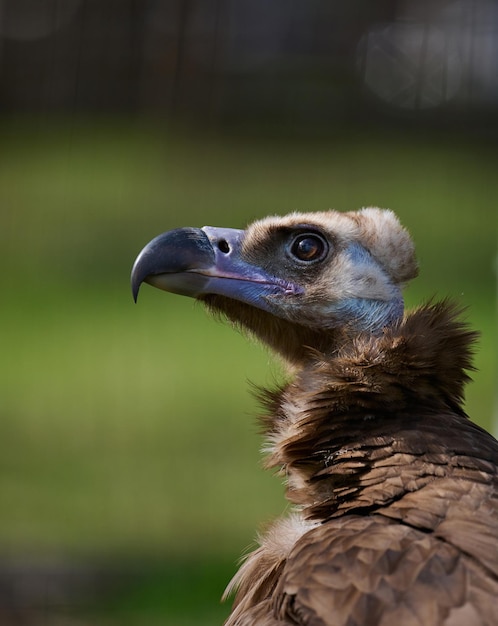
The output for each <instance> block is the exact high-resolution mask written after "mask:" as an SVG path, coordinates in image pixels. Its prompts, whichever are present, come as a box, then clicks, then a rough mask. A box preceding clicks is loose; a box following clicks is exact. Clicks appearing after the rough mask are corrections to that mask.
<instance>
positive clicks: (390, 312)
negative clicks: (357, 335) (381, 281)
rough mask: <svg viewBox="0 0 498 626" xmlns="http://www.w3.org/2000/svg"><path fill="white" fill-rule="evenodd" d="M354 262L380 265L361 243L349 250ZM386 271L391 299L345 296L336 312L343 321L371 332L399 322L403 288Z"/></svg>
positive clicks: (357, 264) (367, 266)
mask: <svg viewBox="0 0 498 626" xmlns="http://www.w3.org/2000/svg"><path fill="white" fill-rule="evenodd" d="M347 253H348V255H349V256H350V258H351V260H352V262H353V264H354V265H355V266H356V267H359V268H361V267H362V266H364V267H365V269H367V268H369V267H371V266H372V265H373V264H375V265H378V264H377V262H376V261H375V260H374V259H373V258H372V255H371V254H370V253H369V252H368V250H366V249H365V248H364V247H363V246H362V245H360V244H359V243H352V244H351V245H350V246H349V247H348V250H347ZM379 269H380V270H381V271H382V272H383V273H384V275H385V278H386V285H388V286H389V287H390V290H391V298H390V299H389V300H371V299H366V298H345V299H344V300H341V301H340V302H338V303H337V306H336V307H335V308H334V313H335V314H336V315H337V317H338V318H339V319H340V320H341V321H342V322H343V323H348V322H349V323H350V324H353V325H354V326H355V327H356V328H358V330H364V331H369V332H374V333H375V332H381V331H382V329H383V328H384V327H385V326H391V325H392V324H394V323H395V322H397V321H398V320H399V319H400V318H401V317H402V316H403V312H404V302H403V296H402V295H401V290H400V289H399V287H397V286H396V285H393V284H392V283H391V280H390V278H389V276H388V275H387V274H386V273H385V272H384V271H383V269H382V268H381V267H380V266H379Z"/></svg>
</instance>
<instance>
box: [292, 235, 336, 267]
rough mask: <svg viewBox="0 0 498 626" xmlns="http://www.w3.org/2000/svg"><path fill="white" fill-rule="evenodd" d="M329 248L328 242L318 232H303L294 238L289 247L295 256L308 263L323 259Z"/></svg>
mask: <svg viewBox="0 0 498 626" xmlns="http://www.w3.org/2000/svg"><path fill="white" fill-rule="evenodd" d="M328 250H329V247H328V244H327V242H326V241H325V239H324V238H323V237H322V236H321V235H318V234H317V233H301V234H300V235H298V236H297V237H295V238H294V239H293V240H292V242H291V244H290V247H289V251H290V253H291V255H292V256H293V257H295V258H296V259H298V260H299V261H304V262H307V263H310V262H312V261H321V260H322V259H324V258H325V256H326V255H327V252H328Z"/></svg>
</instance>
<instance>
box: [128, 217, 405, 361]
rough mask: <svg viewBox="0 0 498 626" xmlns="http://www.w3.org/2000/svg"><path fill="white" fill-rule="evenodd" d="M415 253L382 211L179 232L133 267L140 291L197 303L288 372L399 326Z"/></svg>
mask: <svg viewBox="0 0 498 626" xmlns="http://www.w3.org/2000/svg"><path fill="white" fill-rule="evenodd" d="M416 274H417V263H416V260H415V253H414V246H413V243H412V241H411V239H410V236H409V234H408V233H407V231H406V230H405V229H404V228H403V227H402V226H401V225H400V223H399V221H398V219H397V218H396V216H395V215H394V214H393V213H392V212H391V211H388V210H381V209H377V208H366V209H362V210H360V211H355V212H348V213H339V212H336V211H327V212H318V213H291V214H289V215H287V216H285V217H268V218H265V219H262V220H259V221H256V222H254V223H253V224H251V225H250V226H249V227H248V228H247V229H246V230H236V229H230V228H214V227H211V226H205V227H204V228H201V229H197V228H179V229H175V230H171V231H168V232H166V233H163V234H161V235H159V236H158V237H156V238H155V239H153V240H152V241H151V242H150V243H148V244H147V245H146V246H145V248H144V249H143V250H142V251H141V252H140V254H139V256H138V258H137V259H136V261H135V264H134V266H133V270H132V275H131V283H132V290H133V295H134V298H135V300H136V298H137V296H138V291H139V288H140V285H141V284H142V283H143V282H147V283H149V284H151V285H153V286H154V287H158V288H159V289H163V290H165V291H169V292H172V293H177V294H182V295H186V296H191V297H194V298H197V299H199V300H202V301H203V302H204V303H205V304H206V305H207V306H208V308H209V309H211V310H213V311H216V312H218V313H222V314H224V315H226V316H227V317H228V318H229V319H230V320H232V321H233V322H234V323H236V324H237V325H238V326H240V327H242V328H243V329H245V330H248V331H250V332H251V333H252V334H254V335H255V336H256V337H258V338H259V339H260V340H262V341H263V342H264V343H266V344H267V345H269V346H270V347H271V348H272V349H274V350H275V351H276V352H278V353H279V354H280V355H281V356H283V357H284V358H285V359H287V361H289V362H290V363H291V364H295V365H298V364H300V363H303V362H304V361H306V359H307V358H308V356H309V355H310V354H311V352H312V351H313V350H319V351H320V352H322V353H331V352H333V351H334V350H335V349H336V348H337V345H338V342H339V341H340V337H341V336H344V334H347V335H349V336H351V334H358V333H362V332H367V333H371V334H380V333H382V330H383V329H384V328H385V327H387V326H392V325H395V324H396V323H397V322H398V321H400V320H401V318H402V317H403V308H404V307H403V298H402V294H401V289H402V287H403V285H404V284H405V283H406V282H407V281H408V280H410V279H411V278H413V277H415V276H416Z"/></svg>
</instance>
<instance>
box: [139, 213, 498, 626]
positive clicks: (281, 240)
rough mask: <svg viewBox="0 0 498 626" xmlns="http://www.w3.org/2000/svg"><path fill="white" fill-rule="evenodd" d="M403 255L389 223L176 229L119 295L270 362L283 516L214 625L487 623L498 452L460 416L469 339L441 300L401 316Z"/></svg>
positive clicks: (494, 561) (363, 216) (267, 398)
mask: <svg viewBox="0 0 498 626" xmlns="http://www.w3.org/2000/svg"><path fill="white" fill-rule="evenodd" d="M416 275H417V261H416V257H415V252H414V245H413V242H412V240H411V238H410V235H409V234H408V232H407V231H406V230H405V229H404V228H403V227H402V226H401V224H400V222H399V220H398V218H397V217H396V216H395V214H394V213H393V212H391V211H389V210H383V209H378V208H364V209H361V210H359V211H350V212H338V211H323V212H316V213H313V212H310V213H305V212H294V213H291V214H289V215H287V216H284V217H279V216H271V217H267V218H265V219H261V220H258V221H256V222H254V223H252V224H251V225H250V226H249V227H248V228H247V229H246V230H235V229H230V228H214V227H211V226H205V227H204V228H200V229H198V228H179V229H175V230H171V231H169V232H166V233H163V234H161V235H159V236H158V237H156V238H155V239H153V240H152V241H151V242H150V243H148V244H147V245H146V246H145V248H144V249H143V250H142V252H141V253H140V254H139V256H138V257H137V259H136V261H135V264H134V266H133V270H132V276H131V282H132V290H133V295H134V298H135V300H136V298H137V295H138V291H139V288H140V285H141V284H142V283H143V282H146V283H149V284H150V285H153V286H154V287H158V288H159V289H163V290H165V291H169V292H172V293H176V294H181V295H186V296H190V297H193V298H197V299H198V300H200V301H202V302H203V303H204V304H205V305H206V306H207V308H208V309H209V310H210V311H213V312H215V313H218V314H221V315H222V317H226V318H228V320H229V321H231V322H232V323H233V324H234V325H235V326H236V327H237V328H239V329H242V330H243V331H246V332H248V333H249V334H250V335H251V336H254V337H256V338H257V339H259V340H260V341H261V342H263V343H264V344H266V345H267V346H269V348H270V349H271V350H272V351H274V352H275V353H276V354H277V355H279V356H280V357H281V358H282V359H283V361H284V362H285V363H286V364H287V366H288V379H287V380H286V381H285V382H284V383H283V384H282V385H281V386H279V387H278V388H273V389H270V390H266V391H261V392H260V393H259V395H260V400H261V402H262V405H263V416H262V418H261V422H262V426H263V430H264V434H265V437H266V443H265V447H264V451H265V452H266V454H267V456H266V459H267V460H266V466H267V467H268V468H277V470H278V472H279V473H280V474H281V475H282V476H283V479H284V480H285V483H286V496H287V498H288V500H289V501H290V502H291V503H292V507H291V508H290V510H289V512H288V513H286V514H285V516H284V517H282V518H281V519H278V520H276V521H275V522H273V523H272V524H271V525H269V526H268V527H267V528H266V530H265V531H264V532H263V533H262V534H261V536H260V537H259V539H258V546H257V547H256V549H255V550H254V551H253V552H252V553H250V554H249V555H248V556H247V557H246V558H245V559H244V561H243V563H242V565H241V567H240V569H239V571H238V572H237V573H236V575H235V576H234V578H233V580H232V581H231V582H230V584H229V586H228V588H227V592H226V595H231V594H234V602H233V608H232V611H231V613H230V616H229V617H228V619H227V621H226V622H225V624H226V626H254V625H257V626H279V625H284V624H302V625H307V626H443V625H444V626H492V625H495V624H498V471H497V468H498V442H497V441H496V440H495V439H494V438H493V437H492V436H491V435H490V434H488V433H487V432H486V431H485V430H483V429H481V428H480V427H479V426H477V425H476V424H475V423H473V422H472V421H471V420H470V419H469V418H468V416H467V415H466V413H465V411H464V408H463V392H464V386H465V384H466V383H467V382H468V381H469V373H468V372H469V371H470V370H471V369H472V353H473V346H474V343H475V340H476V333H475V332H473V331H472V330H470V329H469V327H468V325H467V323H466V322H464V321H462V319H461V316H462V311H461V310H460V308H459V307H458V306H456V305H455V304H454V303H452V302H451V301H450V300H447V299H446V300H443V301H441V302H439V301H436V300H435V299H432V300H429V301H428V302H426V303H425V304H423V305H421V306H420V307H418V308H416V309H415V310H413V311H410V312H405V311H404V301H403V296H402V288H403V286H404V285H405V284H406V283H407V282H408V281H409V280H410V279H412V278H414V277H415V276H416Z"/></svg>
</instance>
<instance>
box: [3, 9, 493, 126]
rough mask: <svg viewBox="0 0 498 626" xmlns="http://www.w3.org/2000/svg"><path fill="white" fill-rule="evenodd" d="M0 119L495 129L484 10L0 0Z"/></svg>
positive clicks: (489, 28) (489, 16)
mask: <svg viewBox="0 0 498 626" xmlns="http://www.w3.org/2000/svg"><path fill="white" fill-rule="evenodd" d="M0 43H1V47H0V110H1V109H3V110H4V111H19V110H20V111H29V112H33V111H34V112H38V111H44V112H61V111H62V112H67V111H70V112H74V111H82V112H101V111H113V112H124V113H130V112H131V113H137V112H138V113H144V112H153V113H156V114H157V113H172V112H173V113H176V112H182V113H185V112H187V113H189V114H190V115H192V116H194V117H200V118H202V119H205V118H206V117H209V118H214V119H223V118H225V117H230V118H235V119H237V118H241V117H245V116H247V115H250V116H265V115H269V116H278V118H279V119H280V120H284V121H288V122H290V123H292V122H293V121H296V120H297V121H307V120H308V121H309V120H313V121H318V122H321V123H323V122H331V121H333V123H334V124H335V125H337V124H340V123H341V122H344V121H345V120H348V119H351V117H352V116H361V117H362V118H369V117H370V118H371V117H374V118H376V117H378V116H379V115H381V116H383V117H386V116H387V117H393V116H394V117H397V118H399V117H400V116H401V118H402V119H423V120H426V119H433V118H436V119H437V120H438V121H439V122H441V121H443V120H444V121H447V120H456V121H458V122H461V121H462V120H463V119H464V120H465V122H466V123H468V124H478V123H481V122H482V120H483V115H484V117H485V119H486V123H487V124H489V123H490V122H491V123H492V124H495V123H496V122H497V120H498V113H497V112H498V106H497V105H498V4H497V3H496V2H493V1H492V0H432V1H428V0H424V1H420V0H398V1H396V0H382V1H379V2H375V3H373V2H370V1H368V0H354V1H352V2H348V3H344V2H331V1H324V0H308V1H307V2H290V1H289V0H273V1H272V2H267V1H265V0H202V1H199V0H105V1H102V0H64V1H60V0H1V2H0Z"/></svg>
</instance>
